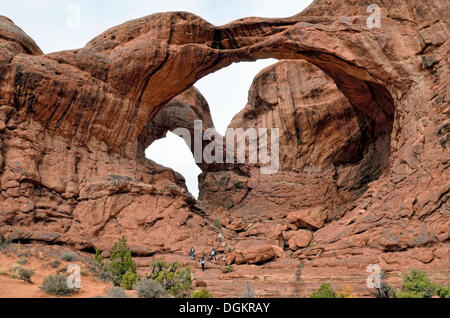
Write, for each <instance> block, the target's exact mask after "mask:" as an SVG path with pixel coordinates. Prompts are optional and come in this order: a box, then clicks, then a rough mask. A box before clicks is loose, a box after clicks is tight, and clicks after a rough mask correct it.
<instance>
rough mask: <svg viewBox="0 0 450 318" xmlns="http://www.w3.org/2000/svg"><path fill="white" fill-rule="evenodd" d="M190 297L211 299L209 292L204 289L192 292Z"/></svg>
mask: <svg viewBox="0 0 450 318" xmlns="http://www.w3.org/2000/svg"><path fill="white" fill-rule="evenodd" d="M191 297H192V298H213V296H212V295H211V294H210V293H209V291H208V290H207V289H206V288H202V289H199V290H194V292H193V293H192V296H191Z"/></svg>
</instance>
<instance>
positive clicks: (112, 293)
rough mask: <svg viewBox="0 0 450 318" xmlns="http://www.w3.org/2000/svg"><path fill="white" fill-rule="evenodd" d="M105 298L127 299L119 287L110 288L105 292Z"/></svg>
mask: <svg viewBox="0 0 450 318" xmlns="http://www.w3.org/2000/svg"><path fill="white" fill-rule="evenodd" d="M107 294H108V297H107V298H128V295H127V293H126V292H125V290H124V289H123V288H121V287H112V288H111V289H109V290H108V291H107Z"/></svg>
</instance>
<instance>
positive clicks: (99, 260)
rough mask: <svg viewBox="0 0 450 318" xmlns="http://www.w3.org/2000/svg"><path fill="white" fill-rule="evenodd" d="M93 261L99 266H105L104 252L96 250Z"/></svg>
mask: <svg viewBox="0 0 450 318" xmlns="http://www.w3.org/2000/svg"><path fill="white" fill-rule="evenodd" d="M92 261H93V262H94V263H97V264H99V265H102V266H103V265H104V263H103V255H102V252H100V251H99V250H98V249H95V254H94V256H93V257H92Z"/></svg>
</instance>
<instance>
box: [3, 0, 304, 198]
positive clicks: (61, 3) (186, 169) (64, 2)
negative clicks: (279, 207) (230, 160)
mask: <svg viewBox="0 0 450 318" xmlns="http://www.w3.org/2000/svg"><path fill="white" fill-rule="evenodd" d="M311 2H312V0H277V1H274V0H1V5H0V15H5V16H7V17H9V18H10V19H12V20H13V21H14V22H15V23H16V24H17V25H18V26H19V27H20V28H22V29H23V30H24V31H25V32H26V33H27V34H28V35H30V36H31V37H32V38H33V39H34V40H35V41H36V43H37V44H38V45H39V47H40V48H41V49H42V51H44V53H50V52H56V51H61V50H68V49H75V48H79V47H83V46H84V45H85V44H86V43H87V42H88V41H89V40H91V39H92V38H93V37H95V36H97V35H99V34H100V33H102V32H103V31H105V30H107V29H108V28H111V27H113V26H116V25H118V24H121V23H123V22H126V21H128V20H131V19H136V18H140V17H142V16H146V15H149V14H152V13H156V12H164V11H189V12H192V13H195V14H197V15H199V16H201V17H202V18H204V19H205V20H207V21H209V22H211V23H213V24H215V25H222V24H226V23H228V22H231V21H233V20H236V19H239V18H243V17H249V16H258V17H288V16H292V15H294V14H297V13H299V12H301V11H302V10H303V9H304V8H306V7H307V6H308V5H309V4H310V3H311ZM275 62H276V61H275V60H262V61H257V62H254V63H238V64H233V65H231V66H229V67H228V68H225V69H223V70H220V71H218V72H216V73H214V74H210V75H208V76H206V77H205V78H203V79H201V80H200V81H199V82H197V84H196V85H195V86H196V87H197V88H198V89H199V90H200V91H201V92H202V94H203V95H204V96H205V98H206V100H207V101H208V103H209V106H210V109H211V113H212V118H213V120H214V124H215V126H216V128H217V130H218V131H219V132H220V133H222V134H223V133H224V132H225V129H226V127H227V126H228V124H229V123H230V121H231V119H232V118H233V116H234V115H235V114H237V113H238V112H239V111H240V110H241V109H242V108H243V107H244V106H245V104H246V102H247V94H248V89H249V88H250V85H251V83H252V80H253V78H254V77H255V75H256V74H257V73H258V72H259V71H260V70H262V69H263V68H264V67H266V66H268V65H270V64H273V63H275ZM146 154H147V157H148V158H150V159H152V160H154V161H156V162H158V163H160V164H162V165H164V166H166V167H170V168H172V169H174V170H176V171H178V172H180V173H181V174H182V175H183V176H184V177H185V178H186V183H187V186H188V188H189V191H190V192H191V193H192V194H193V195H195V196H197V195H198V183H197V176H198V174H199V173H200V169H199V168H198V167H197V166H196V165H195V163H194V159H193V157H192V154H191V153H190V151H189V148H188V147H187V146H186V144H185V143H184V141H183V140H181V139H180V138H178V137H176V136H174V135H171V134H169V136H168V137H167V138H165V139H161V140H158V141H156V142H155V143H154V144H153V145H152V146H150V148H149V149H147V152H146Z"/></svg>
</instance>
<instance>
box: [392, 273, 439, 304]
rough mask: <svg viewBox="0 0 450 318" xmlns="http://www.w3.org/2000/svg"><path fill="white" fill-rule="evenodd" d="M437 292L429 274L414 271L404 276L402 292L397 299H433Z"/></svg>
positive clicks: (398, 293)
mask: <svg viewBox="0 0 450 318" xmlns="http://www.w3.org/2000/svg"><path fill="white" fill-rule="evenodd" d="M436 292H437V291H436V286H435V285H433V284H432V283H431V281H430V279H429V278H428V275H427V273H425V272H423V271H419V270H415V269H412V270H411V271H410V272H409V273H405V274H403V283H402V290H401V291H399V292H397V297H398V298H431V297H433V295H436Z"/></svg>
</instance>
